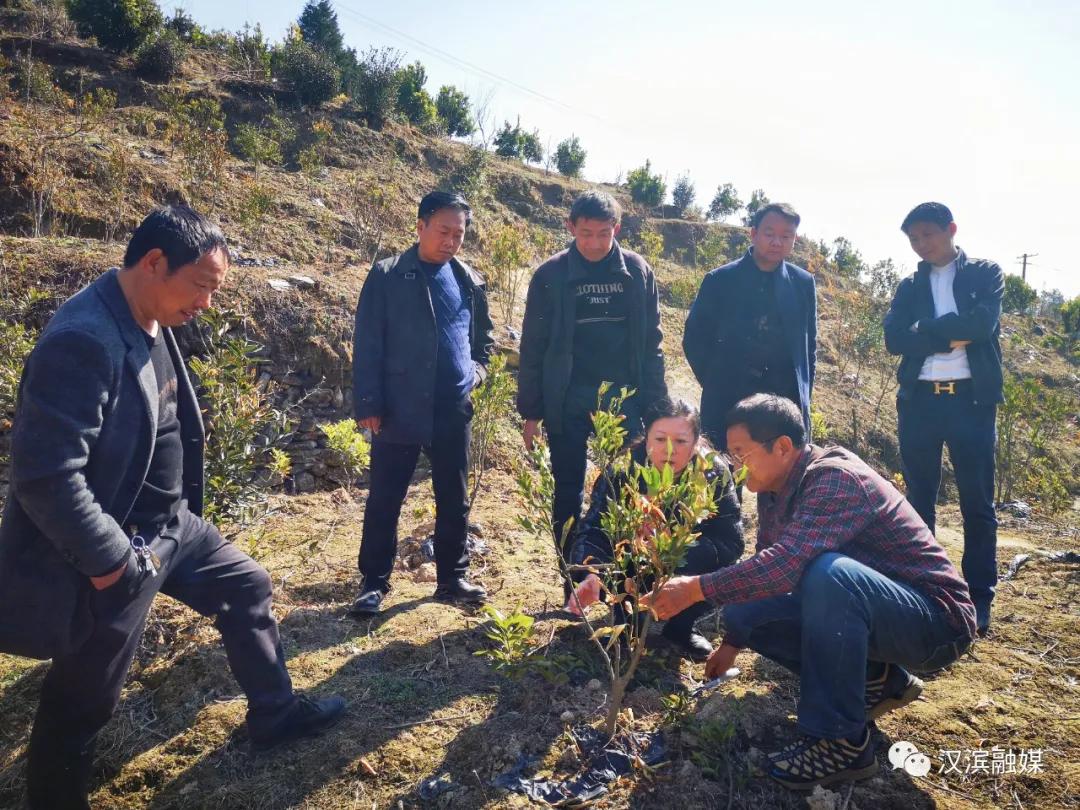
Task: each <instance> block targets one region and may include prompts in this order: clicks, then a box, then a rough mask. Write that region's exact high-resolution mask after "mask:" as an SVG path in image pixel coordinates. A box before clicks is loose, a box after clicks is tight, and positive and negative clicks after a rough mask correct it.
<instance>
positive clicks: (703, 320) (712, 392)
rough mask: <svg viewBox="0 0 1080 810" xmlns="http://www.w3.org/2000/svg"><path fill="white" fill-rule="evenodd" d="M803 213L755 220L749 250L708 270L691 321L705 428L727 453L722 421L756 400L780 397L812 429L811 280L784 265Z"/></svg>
mask: <svg viewBox="0 0 1080 810" xmlns="http://www.w3.org/2000/svg"><path fill="white" fill-rule="evenodd" d="M799 221H800V218H799V215H798V214H797V213H796V212H795V210H794V209H793V208H792V207H791V206H790V205H787V204H786V203H770V204H769V205H766V206H764V207H763V208H762V209H761V210H759V211H757V212H756V213H755V214H754V218H753V222H752V225H751V228H750V242H751V248H750V250H748V251H747V252H746V255H745V256H743V257H742V258H741V259H739V260H738V261H734V262H731V263H730V264H725V265H724V266H723V267H718V268H717V269H715V270H713V271H711V272H709V273H708V274H707V275H706V276H705V279H704V280H703V281H702V282H701V289H700V290H698V294H697V298H696V299H695V300H694V304H693V306H691V307H690V313H689V315H688V316H687V319H686V331H685V332H684V333H683V351H684V352H685V353H686V359H687V361H689V363H690V368H691V369H693V371H694V376H695V377H697V381H698V382H699V383H701V426H702V429H703V430H704V431H705V434H706V435H707V436H708V437H709V439H710V440H711V441H712V442H713V444H714V445H715V446H716V447H719V448H721V449H724V448H726V447H727V425H726V424H725V421H724V419H725V416H726V414H727V413H728V411H729V410H730V409H731V408H732V407H734V405H735V403H736V402H739V401H740V400H742V399H744V398H745V397H748V396H750V395H751V394H758V393H769V394H779V395H780V396H783V397H786V398H787V399H790V400H792V401H793V402H794V403H795V404H796V405H798V406H799V409H800V410H801V411H802V415H803V422H804V423H805V426H806V429H807V433H808V434H809V430H810V395H811V392H812V391H813V388H814V371H815V365H816V363H817V294H816V290H815V285H814V277H813V276H811V275H810V274H809V273H807V272H806V271H805V270H803V269H802V268H801V267H798V266H797V265H794V264H791V263H790V262H788V261H787V257H788V256H790V255H791V251H792V249H793V248H794V246H795V235H796V231H797V229H798V227H799Z"/></svg>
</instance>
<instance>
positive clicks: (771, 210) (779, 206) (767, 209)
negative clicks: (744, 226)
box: [750, 202, 802, 228]
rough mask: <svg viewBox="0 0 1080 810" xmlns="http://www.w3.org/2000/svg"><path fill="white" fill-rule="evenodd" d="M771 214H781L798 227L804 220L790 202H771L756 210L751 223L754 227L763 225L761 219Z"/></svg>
mask: <svg viewBox="0 0 1080 810" xmlns="http://www.w3.org/2000/svg"><path fill="white" fill-rule="evenodd" d="M769 214H779V215H780V216H782V217H783V218H784V219H786V220H787V221H788V222H790V223H791V224H792V225H794V226H795V227H796V228H798V227H799V223H800V222H802V217H800V216H799V214H798V213H797V212H796V211H795V209H794V208H792V207H791V205H790V204H788V203H781V202H777V203H769V204H768V205H763V206H762V207H761V208H759V209H758V210H757V211H755V212H754V216H753V217H752V218H751V220H750V225H751V226H752V227H754V228H760V227H761V221H762V220H763V219H765V217H767V216H768V215H769Z"/></svg>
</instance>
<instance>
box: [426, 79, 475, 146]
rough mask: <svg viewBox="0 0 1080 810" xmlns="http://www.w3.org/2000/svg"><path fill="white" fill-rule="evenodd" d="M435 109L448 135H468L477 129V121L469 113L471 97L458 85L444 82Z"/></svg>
mask: <svg viewBox="0 0 1080 810" xmlns="http://www.w3.org/2000/svg"><path fill="white" fill-rule="evenodd" d="M435 110H436V112H438V114H439V119H440V120H441V121H442V127H443V131H444V132H445V133H446V134H447V135H450V136H451V137H453V136H454V135H460V136H461V137H466V136H469V135H472V134H473V133H474V132H475V131H476V123H475V122H474V121H473V119H472V115H470V113H469V97H468V96H467V95H465V93H463V92H462V91H460V90H458V89H457V88H456V87H454V86H452V85H449V84H444V85H443V86H442V87H440V88H439V95H438V97H437V98H436V99H435Z"/></svg>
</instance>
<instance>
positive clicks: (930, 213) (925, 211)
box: [900, 202, 954, 233]
mask: <svg viewBox="0 0 1080 810" xmlns="http://www.w3.org/2000/svg"><path fill="white" fill-rule="evenodd" d="M953 221H954V220H953V215H952V211H950V210H949V207H948V206H947V205H944V204H942V203H939V202H924V203H920V204H919V205H916V206H915V207H914V208H912V209H911V211H910V212H909V213H908V215H907V216H906V217H904V221H903V222H902V223H900V230H902V231H903V232H904V233H907V232H908V228H910V227H911V226H912V225H914V224H915V223H916V222H929V223H931V224H932V225H937V226H938V227H939V228H943V229H944V228H948V227H949V225H950V224H952V222H953Z"/></svg>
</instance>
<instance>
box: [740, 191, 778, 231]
mask: <svg viewBox="0 0 1080 810" xmlns="http://www.w3.org/2000/svg"><path fill="white" fill-rule="evenodd" d="M770 202H772V201H771V200H770V199H769V198H768V197H767V196H765V190H764V189H760V188H755V189H754V190H753V191H752V192H750V202H748V203H747V204H746V215H745V216H744V217H743V225H746V226H747V227H750V225H751V224H752V223H753V221H754V214H756V213H757V212H758V211H760V210H761V209H762V208H764V207H765V206H766V205H768V204H769V203H770Z"/></svg>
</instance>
